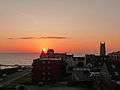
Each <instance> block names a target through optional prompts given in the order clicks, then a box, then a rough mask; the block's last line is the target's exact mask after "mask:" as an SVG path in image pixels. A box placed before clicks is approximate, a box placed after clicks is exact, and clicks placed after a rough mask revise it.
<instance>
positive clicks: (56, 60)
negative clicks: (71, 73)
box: [32, 49, 65, 82]
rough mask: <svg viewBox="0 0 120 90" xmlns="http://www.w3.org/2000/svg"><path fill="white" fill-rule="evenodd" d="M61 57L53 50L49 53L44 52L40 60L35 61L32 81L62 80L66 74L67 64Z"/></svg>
mask: <svg viewBox="0 0 120 90" xmlns="http://www.w3.org/2000/svg"><path fill="white" fill-rule="evenodd" d="M60 55H61V54H60ZM60 55H59V56H58V54H57V56H56V54H55V53H54V50H53V49H49V50H48V51H47V53H45V52H43V51H42V53H41V55H40V58H38V59H35V60H33V64H32V66H33V69H32V80H33V81H37V82H39V81H42V82H45V81H59V80H61V79H62V77H63V75H64V72H65V63H64V61H63V59H62V57H60Z"/></svg>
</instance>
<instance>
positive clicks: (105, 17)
mask: <svg viewBox="0 0 120 90" xmlns="http://www.w3.org/2000/svg"><path fill="white" fill-rule="evenodd" d="M119 8H120V0H0V52H40V51H41V50H42V48H47V49H48V48H53V49H55V51H59V52H67V53H77V54H85V53H99V43H100V41H105V42H106V47H107V51H108V52H112V51H117V50H120V40H119V36H120V10H119Z"/></svg>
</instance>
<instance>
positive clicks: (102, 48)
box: [100, 42, 106, 56]
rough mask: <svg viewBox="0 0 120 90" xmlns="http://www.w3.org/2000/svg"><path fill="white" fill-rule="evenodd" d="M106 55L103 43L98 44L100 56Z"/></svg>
mask: <svg viewBox="0 0 120 90" xmlns="http://www.w3.org/2000/svg"><path fill="white" fill-rule="evenodd" d="M105 55H106V48H105V42H100V56H105Z"/></svg>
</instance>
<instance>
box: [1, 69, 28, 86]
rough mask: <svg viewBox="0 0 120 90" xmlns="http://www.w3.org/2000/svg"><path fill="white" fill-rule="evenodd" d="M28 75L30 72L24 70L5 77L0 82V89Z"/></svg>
mask: <svg viewBox="0 0 120 90" xmlns="http://www.w3.org/2000/svg"><path fill="white" fill-rule="evenodd" d="M28 74H30V71H28V70H24V71H21V72H16V73H13V74H11V75H8V76H6V77H5V78H4V79H3V80H1V81H0V87H4V86H7V85H9V84H10V83H11V82H14V81H15V80H17V79H19V78H22V77H24V76H26V75H28Z"/></svg>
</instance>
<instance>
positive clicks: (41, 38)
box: [8, 36, 66, 39]
mask: <svg viewBox="0 0 120 90" xmlns="http://www.w3.org/2000/svg"><path fill="white" fill-rule="evenodd" d="M8 39H66V37H53V36H52V37H20V38H8Z"/></svg>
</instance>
